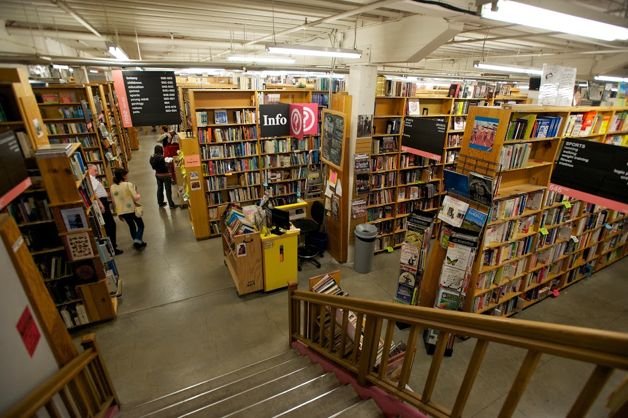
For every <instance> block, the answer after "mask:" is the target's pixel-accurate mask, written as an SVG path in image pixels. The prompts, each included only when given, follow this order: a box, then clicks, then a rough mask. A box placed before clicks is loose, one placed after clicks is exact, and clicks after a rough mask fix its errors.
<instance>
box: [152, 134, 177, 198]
mask: <svg viewBox="0 0 628 418" xmlns="http://www.w3.org/2000/svg"><path fill="white" fill-rule="evenodd" d="M149 161H150V166H151V167H153V170H155V178H156V179H157V203H158V204H159V206H160V207H163V206H166V203H165V202H164V188H165V189H166V198H167V199H168V205H169V206H170V208H171V209H175V208H176V207H177V205H175V204H174V202H173V201H172V177H170V171H169V170H168V165H167V164H166V160H165V159H164V149H163V147H162V146H161V145H155V150H154V154H153V155H152V156H151V157H150V160H149Z"/></svg>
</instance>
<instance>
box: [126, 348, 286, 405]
mask: <svg viewBox="0 0 628 418" xmlns="http://www.w3.org/2000/svg"><path fill="white" fill-rule="evenodd" d="M291 352H292V351H291V350H288V351H285V352H283V353H281V354H278V355H276V356H272V357H268V358H266V359H264V360H260V361H257V362H255V363H251V364H247V365H246V366H242V367H240V368H239V369H236V370H232V371H230V372H227V373H224V374H221V375H220V376H215V377H212V378H211V379H207V380H203V381H202V382H198V383H195V384H193V385H190V386H187V387H185V388H182V389H179V390H175V391H174V392H171V393H167V394H165V395H162V396H159V397H158V398H155V399H151V400H149V401H146V402H142V403H139V404H137V405H133V407H132V408H130V409H136V408H140V407H142V406H145V405H149V404H151V403H155V402H157V401H161V400H163V399H166V398H169V397H171V396H174V395H177V394H179V393H181V392H185V391H186V390H190V389H193V388H195V387H198V386H200V385H204V384H206V383H209V382H211V381H213V380H217V379H221V378H223V377H226V376H229V375H231V374H235V373H238V372H240V371H242V370H245V369H248V368H250V367H253V366H257V365H258V364H261V363H264V362H265V361H270V360H272V359H276V358H278V357H282V356H285V355H286V354H288V353H291ZM285 363H286V362H284V363H279V364H285ZM273 367H274V366H273ZM271 368H272V367H271ZM265 370H268V369H265ZM251 376H253V375H251Z"/></svg>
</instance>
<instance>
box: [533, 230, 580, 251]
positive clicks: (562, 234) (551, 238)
mask: <svg viewBox="0 0 628 418" xmlns="http://www.w3.org/2000/svg"><path fill="white" fill-rule="evenodd" d="M571 228H572V227H571V225H569V226H567V225H564V226H560V227H558V228H551V229H548V230H547V233H542V234H540V235H539V241H538V243H537V248H543V247H547V246H550V245H553V244H555V243H556V242H557V241H566V240H569V238H570V237H571Z"/></svg>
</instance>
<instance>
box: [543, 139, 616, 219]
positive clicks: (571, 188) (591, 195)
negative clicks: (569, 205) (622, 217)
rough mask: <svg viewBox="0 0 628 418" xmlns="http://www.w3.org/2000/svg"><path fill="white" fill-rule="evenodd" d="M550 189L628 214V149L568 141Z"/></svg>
mask: <svg viewBox="0 0 628 418" xmlns="http://www.w3.org/2000/svg"><path fill="white" fill-rule="evenodd" d="M550 190H552V191H555V192H558V193H562V194H565V195H567V196H570V197H573V198H575V199H580V200H583V201H585V202H589V203H594V204H596V205H601V206H605V207H607V208H610V209H614V210H618V211H620V212H624V213H628V148H626V147H620V146H617V145H611V144H602V143H599V142H592V141H587V140H582V139H568V140H565V142H564V143H563V146H562V149H561V150H560V154H559V156H558V161H557V162H556V164H555V166H554V171H553V172H552V179H551V182H550Z"/></svg>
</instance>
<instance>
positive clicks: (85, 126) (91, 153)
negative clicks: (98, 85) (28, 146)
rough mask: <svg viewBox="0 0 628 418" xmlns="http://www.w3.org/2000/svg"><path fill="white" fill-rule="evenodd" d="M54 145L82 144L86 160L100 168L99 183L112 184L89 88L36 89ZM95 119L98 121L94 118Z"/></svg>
mask: <svg viewBox="0 0 628 418" xmlns="http://www.w3.org/2000/svg"><path fill="white" fill-rule="evenodd" d="M33 91H34V93H35V96H36V98H37V104H38V105H39V109H40V111H41V114H42V116H43V122H44V124H45V129H46V131H47V134H48V139H49V142H50V143H51V144H66V143H80V144H81V149H82V152H83V155H84V156H85V161H86V163H88V164H94V165H95V166H96V167H97V170H98V175H97V177H98V178H99V180H100V181H102V182H103V185H104V186H105V187H109V186H110V185H111V169H110V166H109V163H108V160H107V155H106V149H104V148H103V143H102V141H101V137H100V132H99V129H97V128H98V122H97V118H98V114H99V113H98V112H97V109H96V105H95V101H94V95H93V93H92V89H91V87H89V86H83V85H59V86H49V87H34V88H33ZM95 118H96V119H95Z"/></svg>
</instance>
